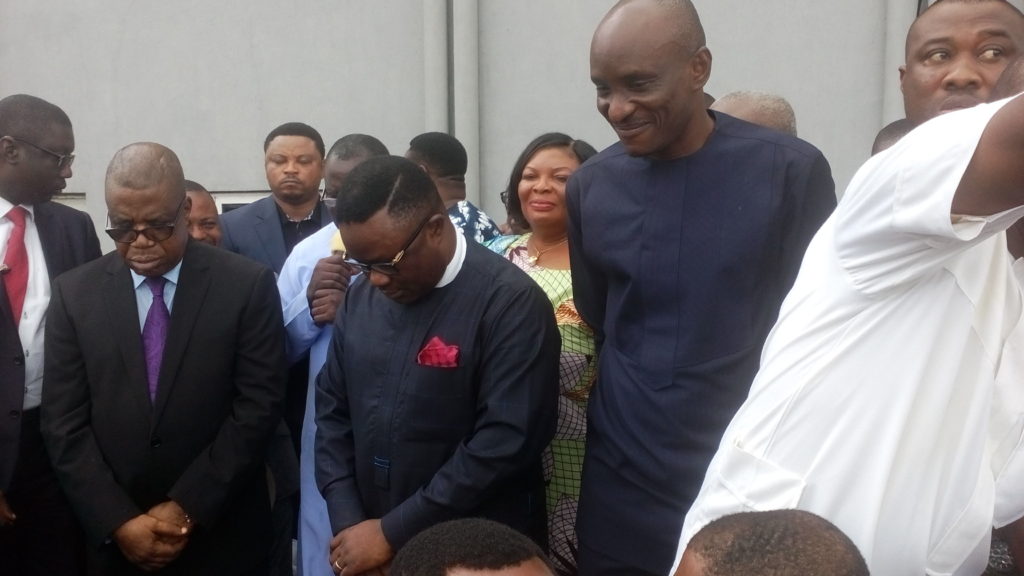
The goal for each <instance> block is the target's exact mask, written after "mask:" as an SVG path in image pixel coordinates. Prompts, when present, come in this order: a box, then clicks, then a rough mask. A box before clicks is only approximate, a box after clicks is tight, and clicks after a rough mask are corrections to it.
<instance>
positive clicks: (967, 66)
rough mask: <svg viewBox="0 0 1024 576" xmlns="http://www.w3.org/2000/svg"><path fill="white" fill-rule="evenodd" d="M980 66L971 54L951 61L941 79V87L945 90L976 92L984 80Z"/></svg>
mask: <svg viewBox="0 0 1024 576" xmlns="http://www.w3.org/2000/svg"><path fill="white" fill-rule="evenodd" d="M980 66H981V65H980V63H979V62H978V61H977V60H976V59H975V58H974V56H973V55H972V54H963V55H961V56H960V57H958V58H956V59H954V60H953V63H952V65H951V66H950V68H949V71H948V72H947V73H946V76H945V78H943V87H944V88H946V89H947V90H977V89H978V88H980V87H981V85H982V83H983V78H984V77H983V76H982V74H981V69H980Z"/></svg>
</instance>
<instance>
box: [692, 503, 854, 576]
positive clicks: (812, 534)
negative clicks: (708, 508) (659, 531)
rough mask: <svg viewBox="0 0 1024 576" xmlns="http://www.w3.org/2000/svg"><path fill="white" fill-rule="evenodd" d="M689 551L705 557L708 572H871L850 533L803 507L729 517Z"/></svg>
mask: <svg viewBox="0 0 1024 576" xmlns="http://www.w3.org/2000/svg"><path fill="white" fill-rule="evenodd" d="M687 552H688V553H691V554H695V555H696V556H697V557H699V558H700V559H701V560H702V561H703V564H704V576H733V575H735V574H771V575H772V576H868V567H867V564H866V563H865V562H864V557H863V556H861V553H860V551H859V550H857V546H856V545H854V543H853V542H852V541H851V540H850V538H849V537H847V536H846V534H843V532H842V531H841V530H839V528H837V527H836V526H835V525H834V524H832V523H831V522H829V521H828V520H825V519H824V518H822V517H820V516H818V515H816V514H812V513H810V512H805V511H803V510H771V511H766V512H741V513H739V514H732V515H729V516H724V517H722V518H719V519H717V520H715V521H714V522H711V523H710V524H708V525H707V526H705V527H704V528H703V529H701V531H700V532H698V533H697V535H696V536H694V537H693V539H692V540H690V543H689V544H688V545H687Z"/></svg>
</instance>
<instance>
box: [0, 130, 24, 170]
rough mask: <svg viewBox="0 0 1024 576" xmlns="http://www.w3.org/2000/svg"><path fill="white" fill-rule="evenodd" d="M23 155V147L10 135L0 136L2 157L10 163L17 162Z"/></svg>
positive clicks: (0, 156) (0, 153) (0, 154)
mask: <svg viewBox="0 0 1024 576" xmlns="http://www.w3.org/2000/svg"><path fill="white" fill-rule="evenodd" d="M20 157H21V148H20V147H19V146H18V145H17V144H15V142H14V139H13V138H11V137H10V136H4V137H3V138H0V158H3V161H4V162H7V163H8V164H17V163H18V161H19V159H20Z"/></svg>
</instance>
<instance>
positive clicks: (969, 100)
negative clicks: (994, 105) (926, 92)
mask: <svg viewBox="0 0 1024 576" xmlns="http://www.w3.org/2000/svg"><path fill="white" fill-rule="evenodd" d="M981 102H982V100H981V98H978V97H977V96H972V95H969V94H957V95H955V96H950V97H949V98H946V99H945V100H943V101H942V104H941V105H940V106H939V112H943V113H945V112H952V111H954V110H963V109H964V108H973V107H975V106H977V105H978V104H981Z"/></svg>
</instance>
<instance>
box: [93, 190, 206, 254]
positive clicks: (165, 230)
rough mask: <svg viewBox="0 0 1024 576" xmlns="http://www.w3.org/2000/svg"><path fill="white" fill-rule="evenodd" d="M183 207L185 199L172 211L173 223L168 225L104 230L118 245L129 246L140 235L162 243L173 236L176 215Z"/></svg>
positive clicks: (176, 219)
mask: <svg viewBox="0 0 1024 576" xmlns="http://www.w3.org/2000/svg"><path fill="white" fill-rule="evenodd" d="M186 198H187V196H186ZM184 205H185V198H182V199H181V202H180V203H179V204H178V208H177V210H175V211H174V222H171V223H170V224H158V225H156V226H146V227H145V228H115V227H108V228H107V230H106V232H107V236H110V239H111V240H113V241H114V242H117V243H118V244H131V243H132V242H135V240H137V239H138V237H139V235H140V234H141V235H142V236H145V237H146V238H148V239H149V240H150V241H152V242H163V241H164V240H167V239H168V238H170V237H171V234H174V229H175V228H176V227H177V226H178V215H179V214H180V213H181V207H182V206H184ZM107 221H108V222H109V221H110V216H109V215H108V216H107Z"/></svg>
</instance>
